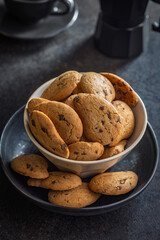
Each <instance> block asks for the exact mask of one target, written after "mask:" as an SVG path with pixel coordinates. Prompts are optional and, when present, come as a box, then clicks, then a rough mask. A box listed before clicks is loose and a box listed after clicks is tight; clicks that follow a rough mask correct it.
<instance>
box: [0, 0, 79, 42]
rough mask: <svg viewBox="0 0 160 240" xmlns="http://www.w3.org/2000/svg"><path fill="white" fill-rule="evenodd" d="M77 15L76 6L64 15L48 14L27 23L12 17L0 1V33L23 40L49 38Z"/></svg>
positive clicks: (68, 25)
mask: <svg viewBox="0 0 160 240" xmlns="http://www.w3.org/2000/svg"><path fill="white" fill-rule="evenodd" d="M77 17H78V6H77V4H76V2H75V7H74V9H73V10H72V11H71V12H69V13H68V14H65V15H59V16H53V15H50V16H48V17H47V18H45V19H44V20H41V21H39V22H38V23H36V24H32V25H27V24H23V23H21V22H19V21H16V20H15V19H14V18H12V17H11V16H10V15H9V14H8V13H7V11H6V8H5V6H4V4H3V3H0V34H2V35H4V36H7V37H11V38H16V39H23V40H39V39H46V38H51V37H54V36H56V35H57V34H59V33H60V32H62V31H63V30H65V29H66V28H68V27H70V26H71V25H72V24H73V23H74V22H75V21H76V19H77Z"/></svg>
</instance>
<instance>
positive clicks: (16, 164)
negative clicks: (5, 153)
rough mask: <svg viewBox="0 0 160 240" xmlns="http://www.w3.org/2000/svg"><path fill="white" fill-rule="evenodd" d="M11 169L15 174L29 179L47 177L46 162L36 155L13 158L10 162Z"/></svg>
mask: <svg viewBox="0 0 160 240" xmlns="http://www.w3.org/2000/svg"><path fill="white" fill-rule="evenodd" d="M11 168H12V169H13V170H14V171H15V172H17V173H19V174H21V175H24V176H29V177H31V178H39V179H43V178H47V177H48V176H49V173H48V171H47V168H48V163H47V161H46V160H45V159H44V158H43V157H41V156H39V155H37V154H23V155H20V156H18V157H15V158H14V159H13V160H12V161H11Z"/></svg>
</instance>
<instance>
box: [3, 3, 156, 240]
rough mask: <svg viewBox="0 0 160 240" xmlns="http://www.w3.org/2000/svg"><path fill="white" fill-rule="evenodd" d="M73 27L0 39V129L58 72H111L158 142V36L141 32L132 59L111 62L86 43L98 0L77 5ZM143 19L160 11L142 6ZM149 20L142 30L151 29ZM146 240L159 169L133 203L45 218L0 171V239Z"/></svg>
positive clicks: (151, 234) (152, 227)
mask: <svg viewBox="0 0 160 240" xmlns="http://www.w3.org/2000/svg"><path fill="white" fill-rule="evenodd" d="M77 2H78V5H79V17H78V19H77V21H76V22H75V24H74V25H73V26H72V27H71V28H69V29H67V30H65V31H64V32H62V33H60V34H59V35H57V36H56V37H54V38H52V39H46V40H39V41H20V40H13V39H9V38H7V37H3V36H0V121H1V124H0V132H2V130H3V128H4V126H5V124H6V123H7V121H8V119H9V118H10V117H11V116H12V114H13V113H14V112H15V111H16V110H17V109H19V108H20V107H21V106H22V105H24V104H25V103H26V101H27V99H28V97H29V96H30V95H31V93H32V92H33V91H34V90H35V89H36V88H37V87H38V86H39V85H41V84H42V83H44V82H45V81H47V80H49V79H51V78H53V77H55V76H57V75H58V74H60V73H62V72H64V71H67V70H71V69H75V70H78V71H96V72H101V71H108V72H114V73H116V74H118V75H120V76H121V77H123V78H124V79H126V80H127V81H128V82H129V83H130V84H131V85H132V86H133V88H134V89H135V90H136V91H137V93H138V94H139V95H140V96H141V98H142V99H143V101H144V103H145V105H146V108H147V112H148V120H149V122H150V123H151V125H152V127H153V129H154V131H155V133H156V135H157V139H158V142H159V144H160V33H158V32H153V31H152V30H151V27H150V28H149V33H148V37H149V38H146V39H145V40H146V43H147V46H146V48H145V50H144V52H143V53H142V54H141V55H140V56H138V57H136V58H133V59H123V60H121V59H112V58H108V57H107V56H105V55H103V54H102V53H101V52H99V51H98V50H97V49H96V48H95V45H94V42H93V34H94V31H95V26H96V21H97V17H98V12H99V3H98V0H79V1H77ZM148 14H149V22H150V23H151V22H153V21H155V20H158V18H159V16H160V6H159V5H158V4H156V3H149V8H148ZM150 23H149V26H150V25H151V24H150ZM9 239H10V240H19V239H20V240H22V239H23V240H28V239H32V240H37V239H39V240H42V239H43V240H44V239H46V240H50V239H52V240H53V239H57V240H61V239H63V240H65V239H66V240H67V239H69V240H73V239H76V240H77V239H83V240H85V239H94V240H96V239H109V240H112V239H113V240H114V239H116V240H121V239H125V240H126V239H128V240H137V239H140V240H147V239H153V240H158V239H160V169H159V166H158V168H157V171H156V174H155V176H154V178H153V180H152V181H151V183H150V184H149V186H148V187H147V188H146V189H145V191H143V192H142V193H141V194H140V195H139V196H138V197H137V198H135V199H134V200H132V201H131V202H129V203H128V204H127V205H125V206H123V207H121V208H119V209H117V210H114V211H112V212H109V213H105V214H102V215H97V216H87V217H76V216H65V215H60V214H57V213H51V212H48V211H46V210H43V209H41V208H39V207H38V206H36V205H34V204H33V203H31V202H30V201H28V200H27V199H25V198H24V197H23V196H22V195H20V194H19V193H18V192H17V191H16V190H15V189H14V188H13V186H12V185H11V183H10V182H9V181H8V179H7V178H6V176H5V174H4V172H3V170H2V168H1V167H0V240H9Z"/></svg>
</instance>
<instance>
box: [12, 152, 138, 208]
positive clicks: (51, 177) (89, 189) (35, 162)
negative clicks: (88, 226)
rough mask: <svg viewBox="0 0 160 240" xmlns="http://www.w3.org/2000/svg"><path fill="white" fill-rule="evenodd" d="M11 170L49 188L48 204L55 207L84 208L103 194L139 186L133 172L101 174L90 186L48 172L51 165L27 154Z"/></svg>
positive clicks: (74, 177)
mask: <svg viewBox="0 0 160 240" xmlns="http://www.w3.org/2000/svg"><path fill="white" fill-rule="evenodd" d="M11 168H12V169H13V170H14V171H15V172H16V173H19V174H21V175H24V176H27V177H29V178H28V179H27V185H28V186H30V187H40V188H45V189H48V190H49V191H48V201H49V202H50V203H52V204H56V205H60V206H64V207H74V208H82V207H86V206H88V205H90V204H92V203H94V202H96V201H97V200H98V199H99V197H100V196H101V194H103V195H120V194H125V193H128V192H129V191H131V190H132V189H133V188H135V187H136V185H137V181H138V176H137V175H136V174H135V173H134V172H132V171H126V172H113V173H109V172H108V173H102V174H98V175H97V176H95V177H93V178H92V179H91V180H90V181H89V183H88V182H82V179H81V178H80V177H79V176H77V175H76V174H73V173H69V172H60V171H56V172H53V171H52V172H48V162H47V160H46V159H44V158H42V157H41V156H39V155H37V154H24V155H20V156H18V157H15V158H14V159H13V160H12V161H11Z"/></svg>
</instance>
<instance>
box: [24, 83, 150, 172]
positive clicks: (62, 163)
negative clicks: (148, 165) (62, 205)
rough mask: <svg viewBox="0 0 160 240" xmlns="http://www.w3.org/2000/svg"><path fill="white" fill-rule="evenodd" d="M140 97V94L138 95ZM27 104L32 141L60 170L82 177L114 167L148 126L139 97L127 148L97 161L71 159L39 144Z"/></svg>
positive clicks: (40, 91) (36, 93)
mask: <svg viewBox="0 0 160 240" xmlns="http://www.w3.org/2000/svg"><path fill="white" fill-rule="evenodd" d="M53 81H54V79H52V80H50V81H48V82H46V83H44V84H43V85H41V86H40V87H39V88H38V89H37V90H36V91H35V92H34V93H33V94H32V95H31V97H30V98H29V100H30V99H31V98H37V97H40V96H41V94H42V92H43V91H44V89H45V88H46V87H48V86H49V84H51V82H53ZM138 97H139V96H138ZM29 100H28V102H29ZM28 102H27V104H26V107H25V110H24V126H25V129H26V132H27V134H28V136H29V138H30V139H31V141H32V142H33V143H34V144H35V145H36V147H37V148H38V149H39V151H40V152H41V153H42V154H43V155H44V156H45V157H46V158H47V159H48V160H49V161H51V162H52V163H53V164H54V165H55V166H56V167H57V168H58V169H59V170H62V171H69V172H73V173H76V174H78V175H79V176H81V177H89V176H93V175H96V174H98V173H102V172H104V171H106V170H107V169H108V168H110V167H112V166H113V165H114V164H116V163H117V162H118V161H119V160H121V159H122V158H124V157H125V156H127V154H129V153H130V152H131V150H133V149H134V147H135V146H136V145H137V144H138V143H139V141H140V140H141V139H142V137H143V135H144V133H145V130H146V126H147V112H146V108H145V106H144V103H143V101H142V100H141V98H140V97H139V101H138V104H137V105H136V106H135V107H134V108H133V109H132V110H133V113H134V116H135V128H134V131H133V134H132V135H131V137H130V138H129V139H128V143H127V146H126V148H125V150H124V151H123V152H122V153H119V154H117V155H115V156H113V157H110V158H106V159H102V160H95V161H75V160H71V159H66V158H63V157H60V156H57V155H55V154H53V153H51V152H49V151H48V150H47V149H45V148H44V147H43V146H42V145H40V144H39V142H38V141H37V140H36V139H35V138H34V136H33V135H32V133H31V131H30V128H29V118H28V111H27V105H28Z"/></svg>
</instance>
